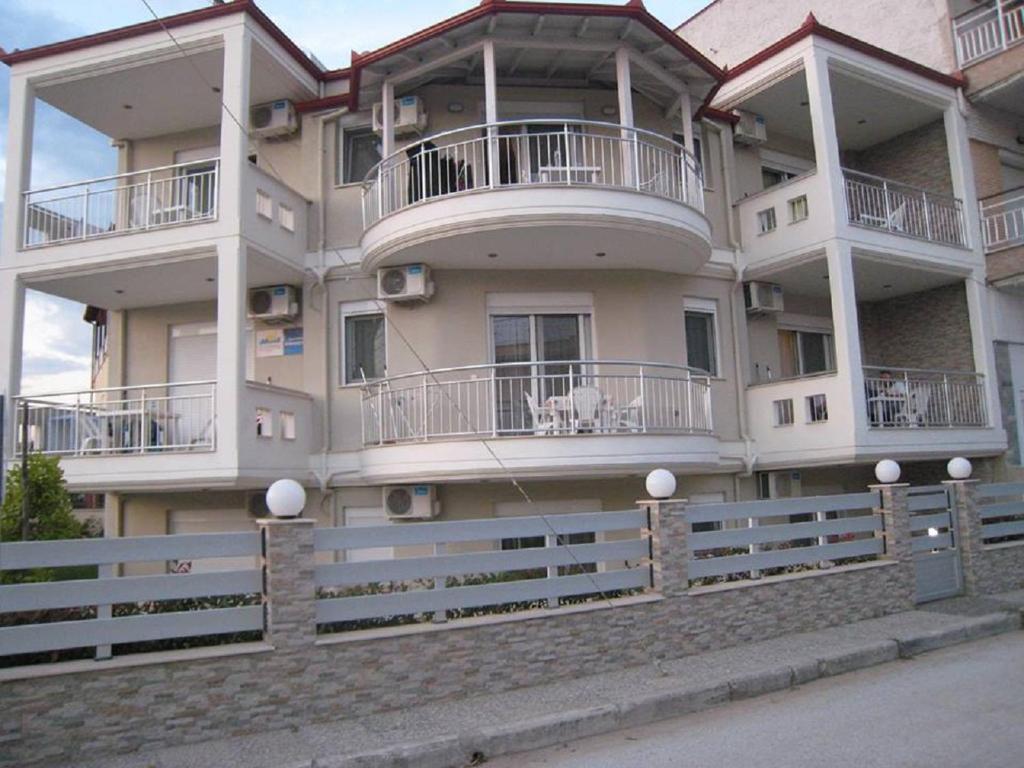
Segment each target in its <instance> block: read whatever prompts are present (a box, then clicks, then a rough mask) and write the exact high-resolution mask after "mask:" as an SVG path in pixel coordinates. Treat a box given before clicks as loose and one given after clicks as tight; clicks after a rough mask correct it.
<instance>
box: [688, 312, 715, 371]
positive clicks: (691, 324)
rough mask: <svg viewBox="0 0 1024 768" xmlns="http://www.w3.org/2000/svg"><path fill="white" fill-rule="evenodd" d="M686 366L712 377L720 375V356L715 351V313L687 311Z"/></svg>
mask: <svg viewBox="0 0 1024 768" xmlns="http://www.w3.org/2000/svg"><path fill="white" fill-rule="evenodd" d="M683 314H684V317H685V320H686V364H687V365H689V366H690V367H691V368H695V369H697V370H698V371H704V372H705V373H708V374H710V375H712V376H717V375H718V359H717V358H718V356H717V355H716V353H715V352H716V350H715V313H714V312H708V311H702V310H700V311H699V310H694V309H687V310H686V311H685V312H684V313H683Z"/></svg>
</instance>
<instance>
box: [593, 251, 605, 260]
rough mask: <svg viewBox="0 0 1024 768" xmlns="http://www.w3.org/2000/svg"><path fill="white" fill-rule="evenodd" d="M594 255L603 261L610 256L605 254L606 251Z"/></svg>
mask: <svg viewBox="0 0 1024 768" xmlns="http://www.w3.org/2000/svg"><path fill="white" fill-rule="evenodd" d="M594 255H595V256H597V258H599V259H603V258H604V257H605V256H607V255H608V254H606V253H605V252H604V251H598V252H597V253H595V254H594Z"/></svg>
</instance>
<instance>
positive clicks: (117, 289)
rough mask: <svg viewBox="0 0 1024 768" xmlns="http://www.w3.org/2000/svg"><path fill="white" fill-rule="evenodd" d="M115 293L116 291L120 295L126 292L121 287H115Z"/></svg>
mask: <svg viewBox="0 0 1024 768" xmlns="http://www.w3.org/2000/svg"><path fill="white" fill-rule="evenodd" d="M114 293H116V294H117V295H118V296H120V295H121V294H122V293H124V291H123V290H121V289H120V288H115V289H114Z"/></svg>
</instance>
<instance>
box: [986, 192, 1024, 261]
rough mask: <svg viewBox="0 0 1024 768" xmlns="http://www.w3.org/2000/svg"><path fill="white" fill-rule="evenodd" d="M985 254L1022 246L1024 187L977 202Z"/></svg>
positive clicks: (1023, 232) (1023, 240)
mask: <svg viewBox="0 0 1024 768" xmlns="http://www.w3.org/2000/svg"><path fill="white" fill-rule="evenodd" d="M978 205H979V207H980V209H981V235H982V239H983V240H984V243H985V252H986V253H992V252H993V251H1000V250H1002V249H1004V248H1013V247H1014V246H1017V245H1024V187H1016V188H1015V189H1010V190H1007V191H1006V192H1002V193H1000V194H998V195H993V196H992V197H987V198H985V199H984V200H981V201H980V202H979V204H978Z"/></svg>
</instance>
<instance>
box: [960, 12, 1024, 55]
mask: <svg viewBox="0 0 1024 768" xmlns="http://www.w3.org/2000/svg"><path fill="white" fill-rule="evenodd" d="M984 6H985V7H982V8H978V9H976V10H973V11H970V12H968V13H964V14H962V15H961V16H958V17H957V18H956V19H954V20H953V35H954V37H955V38H956V56H957V61H958V62H959V64H960V66H961V67H965V66H967V65H968V64H973V63H975V62H978V61H981V60H982V59H986V58H988V57H989V56H992V55H994V54H996V53H999V52H1000V51H1005V50H1006V49H1007V48H1009V47H1010V46H1012V45H1016V44H1017V43H1019V42H1021V41H1022V40H1024V2H1021V0H990V2H987V3H985V4H984Z"/></svg>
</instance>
